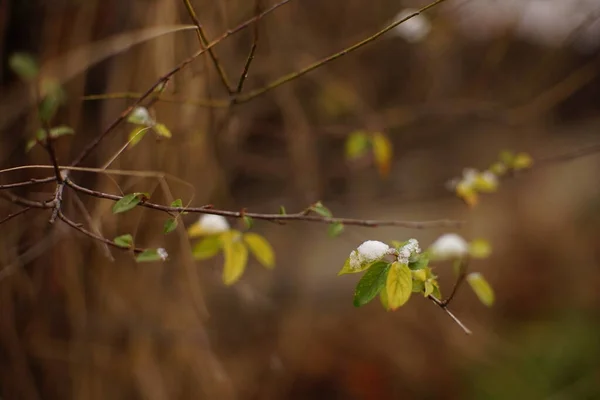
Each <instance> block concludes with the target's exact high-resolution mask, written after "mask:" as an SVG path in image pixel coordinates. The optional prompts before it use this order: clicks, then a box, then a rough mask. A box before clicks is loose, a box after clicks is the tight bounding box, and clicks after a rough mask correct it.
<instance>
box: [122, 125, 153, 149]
mask: <svg viewBox="0 0 600 400" xmlns="http://www.w3.org/2000/svg"><path fill="white" fill-rule="evenodd" d="M148 129H150V128H148V127H147V126H136V127H135V128H133V130H132V131H131V132H130V133H129V136H128V138H127V143H128V146H129V148H131V147H133V146H135V145H136V144H138V143H139V142H140V141H141V140H142V139H143V138H144V136H146V133H147V132H148Z"/></svg>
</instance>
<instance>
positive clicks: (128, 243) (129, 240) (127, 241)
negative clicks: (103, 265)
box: [113, 233, 133, 248]
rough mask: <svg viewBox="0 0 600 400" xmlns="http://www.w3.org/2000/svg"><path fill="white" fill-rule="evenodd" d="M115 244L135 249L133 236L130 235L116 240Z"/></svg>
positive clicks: (118, 237)
mask: <svg viewBox="0 0 600 400" xmlns="http://www.w3.org/2000/svg"><path fill="white" fill-rule="evenodd" d="M113 242H115V244H116V245H117V246H119V247H125V248H130V247H133V236H131V235H130V234H129V233H127V234H125V235H121V236H117V237H116V238H114V240H113Z"/></svg>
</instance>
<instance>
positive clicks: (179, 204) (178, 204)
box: [171, 199, 183, 208]
mask: <svg viewBox="0 0 600 400" xmlns="http://www.w3.org/2000/svg"><path fill="white" fill-rule="evenodd" d="M171 207H178V208H183V201H181V199H176V200H173V202H172V203H171Z"/></svg>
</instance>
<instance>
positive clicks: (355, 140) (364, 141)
mask: <svg viewBox="0 0 600 400" xmlns="http://www.w3.org/2000/svg"><path fill="white" fill-rule="evenodd" d="M369 145H370V140H369V136H368V135H367V133H366V132H365V131H354V132H352V133H351V134H350V135H349V136H348V138H347V139H346V159H348V160H353V159H356V158H359V157H361V156H362V155H364V154H365V153H366V152H367V150H368V149H369Z"/></svg>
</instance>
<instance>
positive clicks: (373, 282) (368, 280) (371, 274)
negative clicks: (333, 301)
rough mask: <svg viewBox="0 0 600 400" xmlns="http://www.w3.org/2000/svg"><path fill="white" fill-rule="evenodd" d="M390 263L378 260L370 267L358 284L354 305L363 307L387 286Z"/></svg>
mask: <svg viewBox="0 0 600 400" xmlns="http://www.w3.org/2000/svg"><path fill="white" fill-rule="evenodd" d="M389 269H390V264H389V263H386V262H384V261H378V262H376V263H375V264H373V265H372V266H371V268H369V270H368V271H367V272H366V273H365V274H364V275H363V277H362V278H361V279H360V281H358V285H356V290H355V291H354V306H355V307H361V306H364V305H365V304H367V303H368V302H370V301H371V300H373V299H374V298H375V296H377V295H378V294H379V292H380V291H381V289H383V288H384V287H385V282H386V278H387V273H388V271H389Z"/></svg>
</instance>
